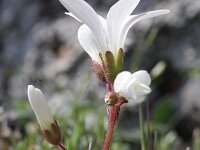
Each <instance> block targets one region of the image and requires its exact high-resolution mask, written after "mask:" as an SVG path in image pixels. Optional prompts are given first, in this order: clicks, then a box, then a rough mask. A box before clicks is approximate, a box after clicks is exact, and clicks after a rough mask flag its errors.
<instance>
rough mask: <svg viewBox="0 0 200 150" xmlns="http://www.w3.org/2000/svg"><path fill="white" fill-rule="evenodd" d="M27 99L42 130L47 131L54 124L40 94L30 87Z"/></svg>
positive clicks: (37, 90)
mask: <svg viewBox="0 0 200 150" xmlns="http://www.w3.org/2000/svg"><path fill="white" fill-rule="evenodd" d="M28 99H29V102H30V104H31V107H32V108H33V111H34V113H35V115H36V117H37V120H38V122H39V124H40V127H41V128H42V129H48V128H49V127H50V125H51V123H53V122H54V119H53V117H52V116H51V114H50V111H49V108H48V105H47V102H46V101H45V98H44V95H43V94H42V92H41V91H40V90H39V89H37V88H35V87H34V86H32V85H29V86H28Z"/></svg>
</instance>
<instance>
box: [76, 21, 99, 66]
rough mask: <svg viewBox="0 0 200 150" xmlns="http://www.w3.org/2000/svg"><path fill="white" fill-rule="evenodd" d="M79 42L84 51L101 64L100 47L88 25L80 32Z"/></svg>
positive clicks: (81, 28)
mask: <svg viewBox="0 0 200 150" xmlns="http://www.w3.org/2000/svg"><path fill="white" fill-rule="evenodd" d="M78 40H79V42H80V44H81V46H82V47H83V49H84V50H85V51H86V52H87V53H88V54H89V55H90V57H91V58H92V60H95V61H97V62H100V58H99V52H100V47H99V45H98V44H97V41H96V39H95V36H94V34H93V32H92V31H91V30H90V28H89V27H88V26H87V25H85V24H84V25H82V26H81V27H80V28H79V30H78Z"/></svg>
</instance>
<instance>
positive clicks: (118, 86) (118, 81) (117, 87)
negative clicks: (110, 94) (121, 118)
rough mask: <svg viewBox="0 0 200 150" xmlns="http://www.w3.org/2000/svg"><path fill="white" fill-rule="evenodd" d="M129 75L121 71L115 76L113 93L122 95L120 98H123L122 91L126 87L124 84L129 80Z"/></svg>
mask: <svg viewBox="0 0 200 150" xmlns="http://www.w3.org/2000/svg"><path fill="white" fill-rule="evenodd" d="M130 77H131V73H130V72H128V71H123V72H121V73H119V74H118V75H117V77H116V78H115V81H114V91H115V92H116V93H119V94H122V95H121V96H124V94H123V93H124V89H125V87H126V84H127V83H128V81H129V80H130Z"/></svg>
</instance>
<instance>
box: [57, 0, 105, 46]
mask: <svg viewBox="0 0 200 150" xmlns="http://www.w3.org/2000/svg"><path fill="white" fill-rule="evenodd" d="M59 1H60V2H61V3H62V4H63V6H64V7H65V8H66V9H67V10H68V11H70V12H71V13H72V14H73V15H74V16H75V17H76V18H78V19H79V20H81V21H82V22H83V23H84V24H86V25H87V26H88V27H89V28H90V29H91V30H92V32H93V33H94V35H95V37H96V39H97V41H98V43H99V45H100V47H101V49H107V45H106V37H105V34H104V31H103V27H102V25H101V22H100V19H99V16H98V15H97V14H96V12H95V11H94V9H93V8H92V7H91V6H90V5H89V4H88V3H86V2H85V1H84V0H59Z"/></svg>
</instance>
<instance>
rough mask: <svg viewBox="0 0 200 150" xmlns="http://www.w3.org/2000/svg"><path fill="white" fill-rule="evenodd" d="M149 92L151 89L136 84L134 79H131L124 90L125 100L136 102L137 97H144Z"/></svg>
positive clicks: (138, 83)
mask: <svg viewBox="0 0 200 150" xmlns="http://www.w3.org/2000/svg"><path fill="white" fill-rule="evenodd" d="M150 92H151V89H150V88H149V87H148V86H146V85H144V84H141V83H140V82H138V81H137V80H136V79H134V78H133V79H131V80H130V81H129V82H128V83H127V84H126V88H125V90H124V95H125V98H127V99H133V100H137V99H138V97H141V96H145V95H147V94H149V93H150Z"/></svg>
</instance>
